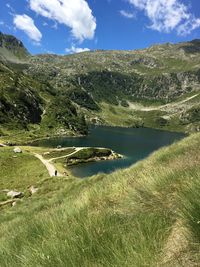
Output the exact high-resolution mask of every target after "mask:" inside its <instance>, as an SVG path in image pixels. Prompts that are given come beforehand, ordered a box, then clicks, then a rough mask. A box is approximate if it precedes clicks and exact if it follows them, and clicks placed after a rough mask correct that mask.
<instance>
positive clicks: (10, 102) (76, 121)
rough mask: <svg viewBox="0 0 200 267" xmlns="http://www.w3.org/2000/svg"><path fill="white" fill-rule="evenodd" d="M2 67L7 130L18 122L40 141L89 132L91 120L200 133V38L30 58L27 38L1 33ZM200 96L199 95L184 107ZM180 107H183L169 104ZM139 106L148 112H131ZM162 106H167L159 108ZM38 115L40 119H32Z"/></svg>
mask: <svg viewBox="0 0 200 267" xmlns="http://www.w3.org/2000/svg"><path fill="white" fill-rule="evenodd" d="M0 70H1V73H0V81H2V83H1V85H0V88H1V95H0V97H1V100H0V101H1V103H4V104H1V106H0V112H1V114H3V115H1V121H2V122H1V124H2V125H3V127H0V128H5V125H6V127H7V126H8V124H9V122H11V121H14V120H15V121H17V123H19V124H20V125H24V126H25V128H26V129H27V130H29V131H32V130H33V131H34V135H35V136H37V135H44V134H45V133H46V134H47V132H48V135H49V133H50V134H79V133H86V132H87V130H86V129H87V126H86V122H87V123H100V124H107V125H119V126H128V127H141V126H145V127H154V128H163V129H169V130H173V131H174V130H176V131H188V132H190V131H198V130H199V129H200V122H199V116H200V107H199V103H198V102H197V100H198V99H199V97H198V95H199V93H200V41H199V40H193V41H191V42H187V43H179V44H163V45H155V46H152V47H150V48H147V49H143V50H136V51H115V50H111V51H104V50H97V51H90V52H85V53H79V54H74V55H67V56H58V55H47V54H46V55H36V56H31V55H30V54H29V53H28V52H27V50H26V48H25V47H24V45H23V44H22V42H21V41H19V40H17V39H16V38H15V37H13V36H10V35H5V34H2V33H0ZM18 76H19V78H17V77H18ZM17 79H18V80H19V83H18V85H17V86H16V83H15V81H16V80H17ZM19 88H20V89H19ZM14 91H15V92H14ZM19 91H21V93H20V94H24V93H25V94H26V95H28V94H29V97H30V98H29V100H28V102H29V105H28V104H27V101H24V99H25V98H23V97H22V98H23V100H22V98H21V96H20V99H19ZM11 92H12V93H11ZM193 95H197V97H196V98H195V99H193V100H191V101H186V102H184V101H183V102H182V103H181V101H182V100H184V99H187V98H188V97H189V96H193ZM13 97H16V98H17V99H18V100H17V99H16V101H17V102H18V103H19V105H18V104H16V103H15V102H16V101H14V98H13ZM12 98H13V99H12ZM36 99H37V101H36ZM35 101H36V102H37V103H36V102H35ZM175 102H176V103H177V104H176V105H175V106H176V108H173V109H171V107H172V106H168V105H166V104H167V103H175ZM32 103H33V105H34V107H33V105H32ZM138 103H142V105H145V106H147V107H149V109H146V110H145V111H144V110H134V109H132V108H131V107H132V106H133V105H136V104H138ZM16 105H17V106H16ZM155 105H156V106H158V105H160V107H159V108H158V109H157V110H155V109H152V107H151V106H155ZM163 105H166V106H165V109H163V108H162V106H163ZM22 106H24V108H23V107H22ZM173 107H174V106H173ZM19 110H20V111H19ZM7 111H8V112H7ZM5 113H6V114H7V115H5ZM19 113H20V114H21V115H19ZM32 113H35V114H36V116H37V120H35V119H34V120H33V119H32V118H30V114H32ZM38 114H39V115H38ZM38 116H39V117H38ZM12 123H13V122H11V123H10V124H12ZM32 124H34V125H32ZM29 126H30V127H29ZM10 128H11V127H10ZM3 132H7V130H6V131H3V129H2V134H4V133H3Z"/></svg>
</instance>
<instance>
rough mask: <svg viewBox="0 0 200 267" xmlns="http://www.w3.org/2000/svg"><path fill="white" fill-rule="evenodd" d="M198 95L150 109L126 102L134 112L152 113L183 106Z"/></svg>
mask: <svg viewBox="0 0 200 267" xmlns="http://www.w3.org/2000/svg"><path fill="white" fill-rule="evenodd" d="M198 95H199V94H195V95H193V96H190V97H187V98H186V99H184V100H181V101H178V102H172V103H168V104H165V105H161V106H158V107H156V106H152V107H145V106H143V105H142V104H138V103H132V102H128V103H129V108H130V109H134V110H139V111H154V110H164V109H166V108H167V109H169V108H174V107H177V106H179V105H181V104H184V103H186V102H188V101H190V100H191V99H193V98H195V97H197V96H198Z"/></svg>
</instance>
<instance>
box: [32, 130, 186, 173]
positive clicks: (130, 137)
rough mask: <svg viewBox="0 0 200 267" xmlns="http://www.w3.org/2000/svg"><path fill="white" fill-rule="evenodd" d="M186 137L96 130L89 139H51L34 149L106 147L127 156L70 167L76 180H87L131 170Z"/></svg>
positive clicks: (165, 133)
mask: <svg viewBox="0 0 200 267" xmlns="http://www.w3.org/2000/svg"><path fill="white" fill-rule="evenodd" d="M184 137H185V134H183V133H176V132H169V131H162V130H155V129H150V128H121V127H109V126H92V127H90V131H89V135H88V136H83V137H56V138H49V139H43V140H39V141H36V142H34V143H32V145H34V146H42V147H51V148H52V147H53V148H54V147H57V146H61V147H105V148H110V149H112V150H113V151H115V152H117V153H119V154H122V155H123V158H121V159H117V160H108V161H98V162H89V163H84V164H78V165H74V166H71V167H68V168H70V171H71V172H72V174H73V175H74V176H76V177H80V178H84V177H89V176H92V175H95V174H98V173H111V172H113V171H115V170H117V169H119V168H127V167H129V166H131V165H132V164H134V163H136V162H137V161H139V160H141V159H144V158H145V157H147V156H148V155H149V154H150V153H152V152H154V151H155V150H157V149H159V148H161V147H163V146H167V145H170V144H172V143H174V142H175V141H178V140H180V139H182V138H184Z"/></svg>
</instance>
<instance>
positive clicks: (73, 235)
mask: <svg viewBox="0 0 200 267" xmlns="http://www.w3.org/2000/svg"><path fill="white" fill-rule="evenodd" d="M199 147H200V134H195V135H191V136H190V137H188V138H186V139H184V140H182V141H181V142H178V143H175V144H174V145H172V146H170V147H167V148H162V149H161V150H159V151H157V152H155V153H153V154H152V155H151V156H149V157H148V158H147V159H145V160H143V161H141V162H139V163H137V164H136V165H135V166H133V167H131V168H129V169H126V170H121V171H117V172H114V173H112V174H109V175H106V174H99V175H97V176H94V177H92V178H90V179H84V180H76V179H73V178H71V177H69V178H68V179H66V178H62V177H55V178H51V179H45V174H44V172H42V169H41V167H42V166H41V164H40V162H39V161H38V166H39V168H38V169H37V170H35V171H37V176H35V178H34V179H35V180H33V181H35V184H34V185H35V186H36V187H37V188H39V191H38V192H37V193H36V194H35V195H34V196H32V197H27V198H26V199H24V201H23V202H22V203H17V205H16V206H15V207H12V208H5V209H4V210H3V211H1V216H0V266H4V267H12V266H15V267H18V266H19V267H21V266H29V267H33V266H48V267H55V266H59V267H61V266H63V267H64V266H68V267H71V266H83V267H88V266H99V267H104V266H105V267H108V266H113V267H121V266H127V267H140V266H141V267H143V266H149V267H155V266H157V267H163V266H164V267H175V266H176V267H195V266H199V262H200V251H199V249H200V226H199V212H200V195H199V194H200V154H199ZM9 150H10V149H9V148H3V151H4V153H3V151H2V156H1V157H0V162H1V161H3V162H7V160H8V159H9V157H10V155H12V154H11V153H12V152H9ZM6 157H7V158H6ZM28 157H30V155H28V154H27V152H26V153H24V154H22V155H20V156H19V158H18V164H19V166H20V168H21V169H23V162H25V163H24V164H26V162H27V160H26V159H27V158H28ZM20 158H21V160H22V159H23V161H20ZM11 159H12V157H11ZM32 160H33V159H32ZM11 162H12V164H13V166H15V165H14V164H17V163H16V161H15V160H14V159H12V161H11ZM3 166H4V165H3ZM44 168H45V167H44ZM25 170H26V168H25ZM14 171H15V169H14V168H13V169H12V170H11V175H13V172H14ZM29 171H33V172H34V170H33V169H32V168H29ZM45 171H46V170H45ZM17 174H18V176H19V177H21V173H17ZM29 175H30V176H31V177H32V176H33V175H32V173H30V174H29ZM2 177H4V175H3V176H2ZM11 177H12V176H11ZM37 179H38V180H37ZM7 183H8V184H9V183H10V181H9V180H8V181H7ZM19 183H21V179H19ZM3 184H4V185H5V187H6V180H4V181H3ZM22 185H23V184H22ZM20 188H22V189H23V187H21V186H20ZM26 188H27V186H26V185H24V190H25V192H26V190H27V189H26ZM30 218H31V220H30Z"/></svg>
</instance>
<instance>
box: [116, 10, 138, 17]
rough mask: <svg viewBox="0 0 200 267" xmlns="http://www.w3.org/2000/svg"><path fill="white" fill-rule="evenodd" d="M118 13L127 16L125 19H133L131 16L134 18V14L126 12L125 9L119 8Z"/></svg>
mask: <svg viewBox="0 0 200 267" xmlns="http://www.w3.org/2000/svg"><path fill="white" fill-rule="evenodd" d="M119 13H120V14H121V15H122V16H123V17H125V18H127V19H133V18H135V14H134V13H130V12H127V11H125V10H120V11H119Z"/></svg>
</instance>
